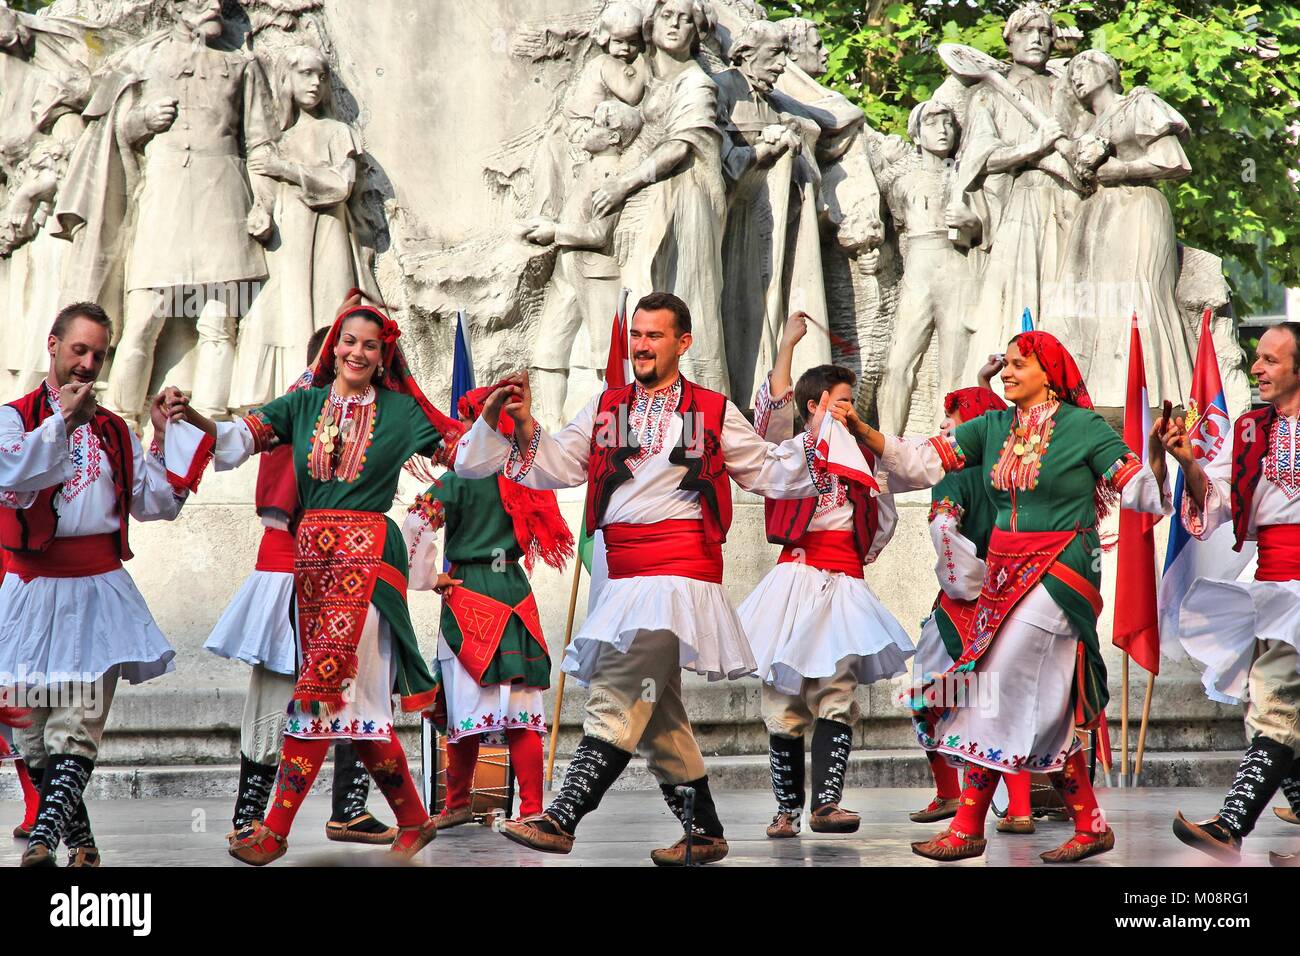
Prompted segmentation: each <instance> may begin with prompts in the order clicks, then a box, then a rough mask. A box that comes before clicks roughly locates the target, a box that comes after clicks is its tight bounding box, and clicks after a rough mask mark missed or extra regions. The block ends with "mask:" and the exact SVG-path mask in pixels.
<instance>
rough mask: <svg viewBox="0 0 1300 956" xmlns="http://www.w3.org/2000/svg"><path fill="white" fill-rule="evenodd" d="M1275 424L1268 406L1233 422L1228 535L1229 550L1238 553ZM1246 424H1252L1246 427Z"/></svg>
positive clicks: (1273, 413)
mask: <svg viewBox="0 0 1300 956" xmlns="http://www.w3.org/2000/svg"><path fill="white" fill-rule="evenodd" d="M1276 420H1277V411H1276V410H1275V409H1274V408H1273V406H1272V405H1269V406H1268V407H1267V408H1261V409H1257V410H1256V411H1253V412H1246V414H1244V415H1242V416H1241V417H1240V418H1238V419H1237V422H1236V424H1235V425H1234V426H1233V429H1232V495H1231V502H1232V532H1233V534H1234V535H1236V538H1237V541H1236V544H1234V545H1233V546H1232V550H1234V551H1240V550H1241V545H1242V543H1243V542H1244V541H1245V540H1246V532H1247V529H1248V528H1249V527H1250V509H1251V505H1252V504H1254V502H1255V488H1256V487H1258V485H1259V479H1260V476H1261V475H1263V474H1264V458H1265V456H1267V454H1268V443H1269V439H1270V438H1271V437H1272V434H1273V422H1274V421H1276ZM1247 422H1253V424H1252V425H1250V426H1247V424H1246V423H1247ZM1247 427H1249V428H1250V430H1251V431H1252V435H1251V438H1253V439H1254V440H1253V441H1247V440H1246V430H1247Z"/></svg>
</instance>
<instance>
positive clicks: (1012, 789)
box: [1002, 770, 1034, 817]
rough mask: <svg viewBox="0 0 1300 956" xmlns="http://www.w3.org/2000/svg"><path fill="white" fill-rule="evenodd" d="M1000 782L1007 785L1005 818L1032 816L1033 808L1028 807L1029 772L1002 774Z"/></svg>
mask: <svg viewBox="0 0 1300 956" xmlns="http://www.w3.org/2000/svg"><path fill="white" fill-rule="evenodd" d="M1002 781H1003V783H1005V784H1006V785H1007V798H1008V800H1007V816H1009V817H1028V816H1033V813H1034V811H1033V807H1032V806H1031V805H1030V798H1029V790H1030V786H1029V784H1030V778H1029V771H1027V770H1022V771H1021V772H1020V773H1004V774H1003V775H1002Z"/></svg>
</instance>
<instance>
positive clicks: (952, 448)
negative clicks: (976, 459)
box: [926, 435, 966, 471]
mask: <svg viewBox="0 0 1300 956" xmlns="http://www.w3.org/2000/svg"><path fill="white" fill-rule="evenodd" d="M926 444H928V445H929V446H930V447H931V448H933V449H934V450H935V452H936V453H937V454H938V456H939V463H940V464H941V465H942V466H943V470H944V471H960V470H961V469H963V468H965V467H966V453H965V452H964V451H963V450H962V446H961V445H959V444H958V443H957V439H956V438H954V437H953V436H952V435H935V436H934V437H933V438H931V439H929V440H928V441H927V442H926Z"/></svg>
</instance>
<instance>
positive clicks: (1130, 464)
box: [1101, 451, 1142, 491]
mask: <svg viewBox="0 0 1300 956" xmlns="http://www.w3.org/2000/svg"><path fill="white" fill-rule="evenodd" d="M1141 470H1142V462H1140V461H1138V456H1137V455H1135V454H1133V453H1132V452H1131V451H1130V452H1125V453H1124V454H1123V455H1121V456H1120V457H1119V458H1117V459H1116V460H1115V462H1114V464H1112V465H1111V466H1110V467H1109V468H1107V469H1106V470H1105V471H1104V472H1102V475H1101V480H1102V481H1104V482H1106V483H1107V484H1108V485H1110V486H1111V487H1112V488H1114V489H1115V490H1116V491H1123V490H1124V486H1125V485H1127V484H1128V483H1129V482H1130V481H1131V480H1132V479H1133V476H1134V475H1136V474H1137V473H1138V472H1139V471H1141Z"/></svg>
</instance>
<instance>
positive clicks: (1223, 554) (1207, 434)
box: [1160, 309, 1255, 660]
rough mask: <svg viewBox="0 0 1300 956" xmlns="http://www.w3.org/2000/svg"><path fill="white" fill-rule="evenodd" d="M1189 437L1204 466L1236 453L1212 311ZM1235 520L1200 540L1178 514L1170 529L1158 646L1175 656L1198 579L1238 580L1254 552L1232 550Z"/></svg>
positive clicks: (1179, 496)
mask: <svg viewBox="0 0 1300 956" xmlns="http://www.w3.org/2000/svg"><path fill="white" fill-rule="evenodd" d="M1185 426H1186V428H1187V433H1188V439H1189V440H1190V441H1191V443H1192V448H1193V450H1194V453H1195V455H1196V460H1197V461H1198V462H1200V464H1201V467H1202V468H1204V467H1206V466H1207V465H1209V464H1210V463H1211V462H1213V461H1216V460H1218V459H1220V458H1223V457H1225V456H1230V455H1231V454H1232V418H1231V417H1230V416H1229V415H1228V401H1227V398H1226V397H1225V395H1224V391H1223V380H1222V379H1221V378H1220V377H1219V358H1218V356H1217V355H1215V353H1214V339H1213V337H1212V335H1211V333H1210V310H1209V309H1206V310H1205V312H1204V313H1203V314H1202V315H1201V341H1200V344H1199V346H1198V347H1197V350H1196V365H1195V367H1194V368H1193V369H1192V394H1191V398H1190V399H1189V400H1188V403H1187V418H1186V421H1185ZM1177 476H1178V477H1177V478H1176V479H1175V481H1174V514H1175V515H1179V514H1181V513H1182V510H1183V497H1184V494H1185V491H1184V485H1183V473H1182V471H1181V470H1180V471H1178V472H1177ZM1234 541H1235V538H1234V536H1233V531H1232V525H1231V523H1229V522H1224V523H1223V524H1222V525H1220V526H1219V527H1218V528H1216V529H1215V530H1214V532H1213V533H1212V534H1211V535H1210V536H1209V537H1208V538H1206V539H1205V540H1204V541H1201V540H1199V539H1197V538H1194V537H1192V536H1191V535H1190V534H1188V533H1187V529H1186V528H1184V527H1183V523H1182V521H1181V520H1179V519H1177V518H1175V520H1174V521H1173V523H1172V526H1171V527H1170V529H1169V548H1168V550H1167V551H1166V552H1165V571H1164V576H1163V577H1162V578H1161V580H1160V646H1161V649H1162V650H1163V651H1164V653H1165V656H1166V657H1169V658H1171V659H1172V660H1181V659H1183V658H1184V657H1186V656H1187V655H1186V652H1184V650H1183V646H1182V644H1180V643H1179V641H1178V612H1179V610H1180V609H1181V608H1182V605H1183V598H1184V597H1186V596H1187V591H1188V589H1189V588H1190V587H1191V586H1192V582H1194V581H1195V580H1196V579H1197V578H1215V579H1217V580H1221V581H1235V580H1236V579H1237V576H1238V575H1239V574H1241V572H1242V571H1244V570H1245V568H1246V565H1248V564H1249V563H1250V561H1251V558H1253V557H1254V555H1255V544H1254V542H1247V543H1246V544H1245V545H1244V546H1243V547H1242V549H1241V551H1240V552H1237V551H1233V550H1232V546H1233V543H1234Z"/></svg>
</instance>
